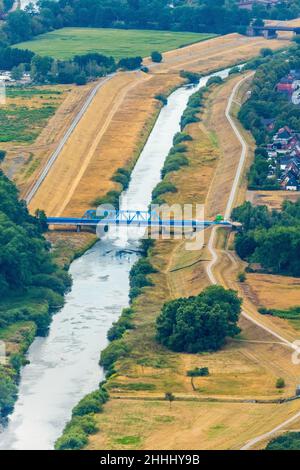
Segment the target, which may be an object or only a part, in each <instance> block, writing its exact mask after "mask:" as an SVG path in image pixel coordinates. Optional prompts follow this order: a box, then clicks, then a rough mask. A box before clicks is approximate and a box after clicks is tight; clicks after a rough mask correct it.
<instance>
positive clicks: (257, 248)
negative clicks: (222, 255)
mask: <svg viewBox="0 0 300 470" xmlns="http://www.w3.org/2000/svg"><path fill="white" fill-rule="evenodd" d="M232 219H233V220H237V221H239V222H241V223H242V224H243V229H242V231H241V232H240V233H239V234H238V235H237V237H236V241H235V247H236V251H237V253H238V255H239V256H240V257H241V258H242V259H245V260H247V261H248V262H253V263H259V264H260V265H261V266H262V267H263V268H264V269H266V270H268V271H270V272H272V273H277V274H286V275H291V276H300V230H299V227H300V201H297V202H295V203H292V202H290V201H285V202H284V203H283V205H282V210H281V211H276V210H273V211H269V210H268V208H267V207H266V206H258V207H255V206H253V205H252V204H251V203H250V202H245V203H244V204H242V205H241V206H239V207H237V208H235V209H234V210H233V212H232Z"/></svg>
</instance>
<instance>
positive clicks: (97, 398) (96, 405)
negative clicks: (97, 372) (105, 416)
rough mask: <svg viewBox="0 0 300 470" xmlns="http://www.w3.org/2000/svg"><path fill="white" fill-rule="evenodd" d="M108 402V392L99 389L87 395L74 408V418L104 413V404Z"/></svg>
mask: <svg viewBox="0 0 300 470" xmlns="http://www.w3.org/2000/svg"><path fill="white" fill-rule="evenodd" d="M107 400H108V394H107V392H106V390H104V389H99V390H96V391H95V392H92V393H89V394H88V395H86V396H85V397H84V398H82V400H80V402H79V403H78V404H77V405H76V406H75V407H74V408H73V411H72V416H84V415H87V414H89V413H99V412H100V411H102V408H103V404H104V403H106V402H107Z"/></svg>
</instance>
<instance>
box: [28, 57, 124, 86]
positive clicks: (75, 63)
mask: <svg viewBox="0 0 300 470" xmlns="http://www.w3.org/2000/svg"><path fill="white" fill-rule="evenodd" d="M116 68H117V65H116V63H115V60H114V58H113V57H106V56H105V55H102V54H98V53H91V54H85V55H81V56H75V57H74V58H73V59H70V60H64V61H61V60H55V59H53V58H52V57H47V56H45V57H41V56H38V55H35V56H34V57H33V58H32V60H31V66H30V74H31V78H32V79H33V80H34V81H35V82H38V83H45V82H47V83H64V84H67V83H76V84H78V85H84V84H85V83H86V82H87V80H90V79H94V78H97V77H101V76H104V75H107V74H108V73H111V72H113V71H115V70H116Z"/></svg>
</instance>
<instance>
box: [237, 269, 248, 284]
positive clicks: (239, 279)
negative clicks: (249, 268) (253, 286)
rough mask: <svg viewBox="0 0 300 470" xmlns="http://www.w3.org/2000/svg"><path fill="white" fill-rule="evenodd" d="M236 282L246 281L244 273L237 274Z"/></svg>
mask: <svg viewBox="0 0 300 470" xmlns="http://www.w3.org/2000/svg"><path fill="white" fill-rule="evenodd" d="M237 280H238V281H239V282H245V281H246V274H245V272H244V271H243V272H240V273H238V275H237Z"/></svg>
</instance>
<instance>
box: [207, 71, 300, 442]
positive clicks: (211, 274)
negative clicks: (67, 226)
mask: <svg viewBox="0 0 300 470" xmlns="http://www.w3.org/2000/svg"><path fill="white" fill-rule="evenodd" d="M250 75H252V74H248V75H247V76H246V77H244V78H243V79H242V80H240V81H239V82H238V83H237V84H236V85H235V87H234V88H233V90H232V93H231V95H230V97H229V99H228V104H227V107H226V111H225V115H226V119H227V120H228V122H229V124H230V126H231V127H232V129H233V132H234V133H235V135H236V137H237V139H238V140H239V142H240V144H241V147H242V151H241V156H240V161H239V164H238V167H237V171H236V174H235V178H234V181H233V184H232V188H231V192H230V195H229V198H228V202H227V205H226V210H225V214H224V218H225V220H226V219H228V218H229V217H230V214H231V211H232V208H233V204H234V201H235V199H236V195H237V191H238V187H239V181H240V178H241V176H242V171H243V168H244V164H245V161H246V157H247V149H248V146H247V143H246V141H245V139H244V138H243V136H242V135H241V133H240V131H239V129H238V127H237V126H236V124H235V122H234V119H233V118H232V117H231V114H230V112H231V107H232V104H233V101H234V99H235V96H236V93H237V91H238V90H239V88H240V86H241V85H242V83H243V82H244V81H246V80H247V79H248V78H249V76H250ZM216 229H217V227H213V229H212V231H211V235H210V238H209V241H208V249H209V252H210V253H211V261H210V262H209V263H208V265H207V267H206V272H207V275H208V278H209V280H210V282H211V283H212V284H217V280H216V277H215V275H214V272H213V271H214V267H215V265H216V263H217V261H218V252H217V251H216V249H215V237H216ZM242 316H243V317H245V318H246V319H247V320H249V321H251V322H252V323H254V324H255V325H256V326H258V327H259V328H262V329H263V330H265V331H266V332H267V333H270V334H271V335H273V336H275V337H276V338H278V339H279V340H280V341H281V342H282V343H284V344H285V345H286V346H288V347H289V348H290V349H292V350H294V351H296V350H297V349H298V347H297V346H296V345H295V344H294V343H291V342H290V341H288V340H287V339H286V338H284V337H283V336H281V335H279V334H278V333H276V332H275V331H274V330H273V329H271V328H270V327H268V326H266V325H264V324H263V323H262V322H260V321H258V320H256V319H255V318H253V317H252V316H251V314H249V313H247V312H246V311H245V310H243V311H242ZM298 418H300V412H298V413H297V414H296V415H294V416H292V417H291V418H289V419H288V420H286V421H284V422H283V423H281V424H280V425H279V426H276V428H274V429H272V430H271V431H269V432H267V433H265V434H262V435H261V436H258V437H255V438H253V439H251V440H250V441H249V442H247V444H245V445H244V446H243V447H242V448H241V450H248V449H251V448H252V447H253V446H254V445H255V444H257V443H258V442H261V441H263V440H265V439H267V438H268V437H271V436H272V435H274V434H276V433H277V432H278V431H280V430H282V429H284V428H285V426H287V425H288V424H291V423H292V422H294V421H296V420H297V419H298Z"/></svg>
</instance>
